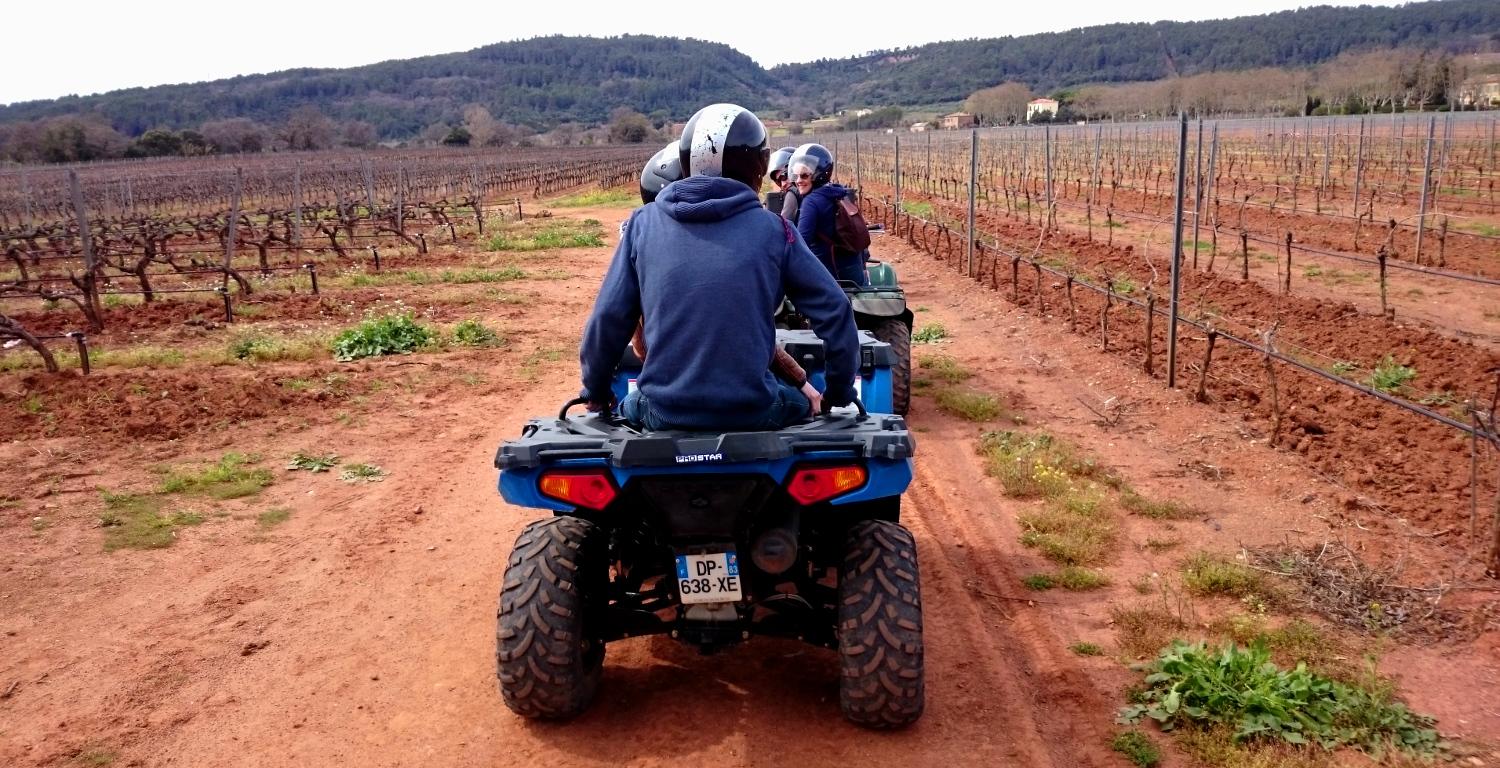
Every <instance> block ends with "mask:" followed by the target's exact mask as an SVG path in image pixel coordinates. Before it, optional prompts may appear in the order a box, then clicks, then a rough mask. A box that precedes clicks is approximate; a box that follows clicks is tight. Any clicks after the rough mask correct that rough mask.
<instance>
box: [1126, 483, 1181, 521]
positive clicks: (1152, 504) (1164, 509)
mask: <svg viewBox="0 0 1500 768" xmlns="http://www.w3.org/2000/svg"><path fill="white" fill-rule="evenodd" d="M1120 506H1122V507H1124V508H1126V509H1128V510H1130V511H1131V512H1134V513H1136V514H1137V515H1140V516H1141V517H1149V518H1151V519H1153V520H1186V519H1188V518H1192V517H1197V516H1198V515H1199V514H1200V513H1199V512H1198V510H1196V509H1194V508H1192V507H1190V506H1188V505H1186V504H1179V503H1177V502H1175V501H1170V500H1168V501H1151V500H1150V499H1147V498H1146V497H1144V496H1142V495H1140V494H1139V493H1136V492H1135V491H1133V490H1129V489H1127V490H1124V491H1122V492H1121V493H1120Z"/></svg>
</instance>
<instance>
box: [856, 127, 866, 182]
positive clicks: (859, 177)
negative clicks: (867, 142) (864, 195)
mask: <svg viewBox="0 0 1500 768" xmlns="http://www.w3.org/2000/svg"><path fill="white" fill-rule="evenodd" d="M861 170H862V169H861V168H860V167H859V131H857V130H856V131H855V132H854V188H855V189H858V190H860V191H861V192H863V190H864V188H865V177H864V176H863V175H862V173H861Z"/></svg>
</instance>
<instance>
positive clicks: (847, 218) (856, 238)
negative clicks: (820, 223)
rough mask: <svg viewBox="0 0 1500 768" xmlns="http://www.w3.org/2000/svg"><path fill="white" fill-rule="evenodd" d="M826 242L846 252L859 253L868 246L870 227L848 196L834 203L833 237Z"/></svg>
mask: <svg viewBox="0 0 1500 768" xmlns="http://www.w3.org/2000/svg"><path fill="white" fill-rule="evenodd" d="M828 244H829V245H830V246H832V247H833V248H835V249H838V250H841V251H844V252H846V253H860V252H862V251H864V250H865V249H866V248H869V247H870V227H869V225H868V224H866V223H865V217H864V214H862V213H860V212H859V206H858V205H856V204H855V203H854V201H853V200H850V199H849V198H848V196H845V197H842V198H839V200H838V201H837V202H836V203H834V207H833V239H832V240H830V241H829V242H828Z"/></svg>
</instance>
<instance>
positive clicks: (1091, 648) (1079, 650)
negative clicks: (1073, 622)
mask: <svg viewBox="0 0 1500 768" xmlns="http://www.w3.org/2000/svg"><path fill="white" fill-rule="evenodd" d="M1068 650H1070V651H1072V652H1074V653H1076V654H1078V655H1079V656H1103V655H1104V649H1103V648H1100V647H1099V644H1098V643H1089V642H1085V641H1083V640H1079V641H1078V642H1076V643H1074V644H1072V645H1070V646H1068Z"/></svg>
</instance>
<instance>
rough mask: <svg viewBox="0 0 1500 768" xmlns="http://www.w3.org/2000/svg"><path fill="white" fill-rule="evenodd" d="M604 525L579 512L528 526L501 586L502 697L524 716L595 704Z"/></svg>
mask: <svg viewBox="0 0 1500 768" xmlns="http://www.w3.org/2000/svg"><path fill="white" fill-rule="evenodd" d="M606 567H607V566H606V564H605V544H604V541H603V536H602V534H600V532H599V529H598V528H596V527H595V526H594V525H593V524H592V523H589V522H587V521H585V520H580V519H578V518H576V517H554V518H551V519H549V520H539V521H537V522H535V523H532V524H531V525H528V526H526V529H525V530H523V531H521V535H520V536H518V537H517V538H516V546H515V549H513V550H512V551H511V553H510V563H509V565H508V566H507V567H506V569H505V578H504V582H503V584H502V586H501V588H500V610H499V621H498V627H497V628H496V631H495V641H496V649H495V666H496V673H497V674H498V675H499V677H500V695H501V696H502V697H503V698H504V699H505V705H506V706H507V707H510V709H511V711H513V712H515V713H516V714H518V715H522V716H524V717H533V718H564V717H573V716H574V715H577V714H579V713H581V712H583V710H585V709H587V708H588V705H589V703H590V702H591V701H593V699H594V694H595V693H596V692H598V690H599V677H600V675H601V674H602V673H603V671H604V641H603V640H601V639H600V635H599V633H598V632H596V631H594V630H595V625H596V623H597V621H596V619H597V616H598V610H597V607H596V606H597V604H598V603H599V601H600V598H601V596H602V594H603V590H604V586H605V584H604V582H605V580H606V579H608V572H607V570H606Z"/></svg>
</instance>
